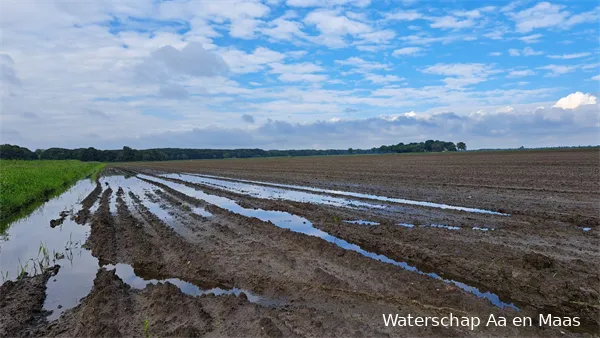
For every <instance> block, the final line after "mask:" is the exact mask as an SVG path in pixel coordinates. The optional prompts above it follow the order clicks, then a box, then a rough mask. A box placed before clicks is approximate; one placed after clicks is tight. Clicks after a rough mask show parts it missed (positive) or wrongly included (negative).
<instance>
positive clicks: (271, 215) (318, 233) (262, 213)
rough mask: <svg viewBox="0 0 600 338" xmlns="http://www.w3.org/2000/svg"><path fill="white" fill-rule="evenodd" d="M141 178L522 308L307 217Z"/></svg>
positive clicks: (489, 298) (148, 177) (500, 302)
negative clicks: (322, 227) (344, 236)
mask: <svg viewBox="0 0 600 338" xmlns="http://www.w3.org/2000/svg"><path fill="white" fill-rule="evenodd" d="M138 176H139V177H141V178H144V179H147V180H149V181H154V182H158V183H161V184H164V185H166V186H168V187H170V188H172V189H175V190H177V191H179V192H181V193H183V194H186V195H188V196H191V197H194V198H198V199H202V200H204V201H206V202H207V203H210V204H214V205H216V206H219V207H221V208H223V209H227V210H229V211H230V212H233V213H236V214H240V215H243V216H247V217H256V218H258V219H260V220H262V221H264V222H271V223H273V224H274V225H276V226H278V227H280V228H285V229H290V230H292V231H295V232H299V233H302V234H306V235H310V236H315V237H319V238H321V239H323V240H325V241H327V242H330V243H333V244H335V245H337V246H339V247H341V248H343V249H345V250H350V251H354V252H357V253H359V254H361V255H363V256H365V257H368V258H371V259H374V260H377V261H380V262H384V263H388V264H392V265H395V266H398V267H400V268H402V269H405V270H408V271H412V272H415V273H418V274H422V275H426V276H429V277H431V278H434V279H438V280H442V281H444V282H446V283H450V284H454V285H456V286H457V287H459V288H461V289H463V290H465V291H467V292H470V293H473V294H475V295H476V296H478V297H482V298H485V299H487V300H489V301H490V302H491V303H492V304H494V305H496V306H498V307H501V308H505V307H509V308H513V309H516V310H518V308H517V307H516V306H515V305H513V304H509V303H505V302H502V301H501V300H500V299H499V297H498V296H497V295H495V294H493V293H491V292H481V291H480V290H479V289H477V288H475V287H473V286H470V285H467V284H464V283H461V282H458V281H454V280H448V279H444V278H442V277H440V276H439V275H438V274H436V273H427V272H424V271H421V270H419V269H417V268H416V267H414V266H411V265H409V264H408V263H406V262H398V261H395V260H393V259H391V258H389V257H386V256H384V255H380V254H376V253H373V252H370V251H367V250H364V249H362V248H361V247H360V246H358V245H356V244H352V243H349V242H347V241H345V240H343V239H340V238H337V237H335V236H332V235H330V234H329V233H327V232H325V231H322V230H320V229H317V228H315V227H314V226H313V225H312V223H311V222H310V221H309V220H307V219H306V218H303V217H300V216H297V215H294V214H290V213H288V212H283V211H275V210H262V209H247V208H244V207H241V206H240V205H239V204H238V203H237V202H236V201H234V200H231V199H229V198H226V197H221V196H216V195H211V194H207V193H205V192H203V191H200V190H196V189H194V188H191V187H188V186H186V185H183V184H179V183H174V182H171V181H167V180H164V179H160V178H157V177H153V176H148V175H142V174H140V175H138Z"/></svg>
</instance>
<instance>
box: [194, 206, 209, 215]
mask: <svg viewBox="0 0 600 338" xmlns="http://www.w3.org/2000/svg"><path fill="white" fill-rule="evenodd" d="M192 212H193V213H195V214H198V215H200V216H203V217H211V216H212V215H213V214H211V213H210V212H208V211H206V209H204V208H203V207H195V208H192Z"/></svg>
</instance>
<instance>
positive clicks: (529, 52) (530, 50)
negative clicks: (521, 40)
mask: <svg viewBox="0 0 600 338" xmlns="http://www.w3.org/2000/svg"><path fill="white" fill-rule="evenodd" d="M543 54H544V52H542V51H536V50H534V49H533V48H531V47H525V48H523V50H521V51H519V50H518V49H514V48H511V49H509V50H508V55H510V56H521V55H523V56H536V55H543Z"/></svg>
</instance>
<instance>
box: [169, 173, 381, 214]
mask: <svg viewBox="0 0 600 338" xmlns="http://www.w3.org/2000/svg"><path fill="white" fill-rule="evenodd" d="M161 176H163V177H168V178H176V179H180V180H184V181H186V182H190V183H196V184H203V185H206V186H209V187H213V188H217V189H221V190H226V191H229V192H234V193H238V194H243V195H248V196H252V197H258V198H264V199H272V200H276V199H282V200H288V201H295V202H305V203H315V204H325V205H333V206H336V207H366V208H378V209H383V208H385V206H383V205H378V204H372V203H366V202H362V201H356V200H347V199H345V198H340V197H333V196H324V195H318V194H312V193H308V192H302V191H296V190H287V189H281V188H274V187H265V186H260V185H256V184H248V183H241V182H231V181H225V180H219V179H214V178H206V177H199V176H192V175H179V174H165V175H161Z"/></svg>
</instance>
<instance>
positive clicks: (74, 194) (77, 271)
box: [0, 180, 98, 318]
mask: <svg viewBox="0 0 600 338" xmlns="http://www.w3.org/2000/svg"><path fill="white" fill-rule="evenodd" d="M95 187H96V184H95V183H93V182H91V181H90V180H81V181H79V182H77V183H76V184H75V185H74V186H73V187H71V188H70V189H69V190H67V191H66V192H64V193H63V194H62V195H60V196H58V197H56V198H54V199H52V200H50V201H48V202H46V203H45V204H43V205H42V206H40V207H39V208H38V209H37V210H36V211H34V212H33V213H32V214H31V215H30V216H29V217H27V218H24V219H21V220H19V221H17V222H15V223H13V224H12V225H11V226H10V228H9V230H8V233H7V236H6V240H3V241H0V248H1V251H0V270H2V273H3V274H6V272H8V277H9V279H11V280H14V279H16V277H17V276H18V274H19V273H20V270H21V268H20V266H25V265H26V264H27V269H26V270H27V271H28V272H29V273H30V274H33V273H35V272H36V271H35V269H34V268H33V266H34V265H35V264H37V262H39V261H40V260H41V259H42V257H43V254H41V253H39V249H40V243H43V245H44V247H46V248H47V250H48V254H49V261H46V262H45V265H54V264H60V266H61V268H60V270H59V272H58V274H57V275H56V276H54V277H52V278H51V279H50V280H49V281H48V289H47V297H46V301H45V304H44V308H45V309H46V310H57V309H58V306H59V305H63V304H64V305H67V304H69V303H73V302H75V303H76V302H77V301H78V299H79V298H81V297H84V296H85V295H87V293H88V292H89V290H90V289H91V286H92V281H93V276H94V275H95V274H96V271H97V269H98V262H97V260H96V258H94V257H93V256H92V255H91V254H90V252H89V251H88V250H86V249H84V248H82V247H81V246H82V244H83V243H85V240H86V238H87V236H88V235H89V230H90V229H89V227H87V226H82V225H79V224H77V223H76V222H74V221H73V220H71V218H70V215H67V216H66V217H65V219H64V221H63V222H62V224H61V225H58V226H56V227H55V228H52V227H50V221H51V220H53V219H58V218H60V216H59V214H60V213H61V212H62V211H65V210H72V212H77V211H78V210H79V208H80V207H81V205H80V202H81V201H82V200H83V199H84V198H85V197H86V196H87V195H88V194H89V193H90V192H92V190H94V188H95ZM26 262H28V263H26ZM37 272H39V268H38V271H37ZM89 276H91V277H89ZM55 312H57V311H55ZM54 317H56V315H55V314H53V315H52V318H54Z"/></svg>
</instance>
